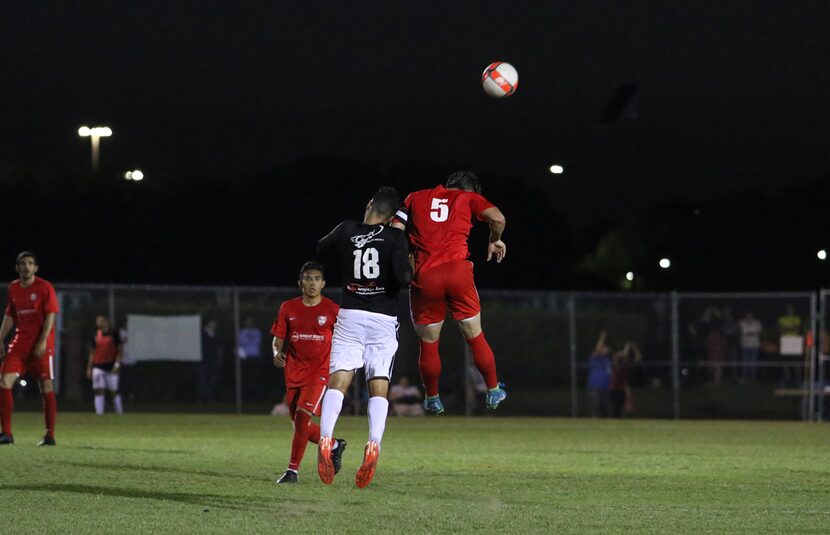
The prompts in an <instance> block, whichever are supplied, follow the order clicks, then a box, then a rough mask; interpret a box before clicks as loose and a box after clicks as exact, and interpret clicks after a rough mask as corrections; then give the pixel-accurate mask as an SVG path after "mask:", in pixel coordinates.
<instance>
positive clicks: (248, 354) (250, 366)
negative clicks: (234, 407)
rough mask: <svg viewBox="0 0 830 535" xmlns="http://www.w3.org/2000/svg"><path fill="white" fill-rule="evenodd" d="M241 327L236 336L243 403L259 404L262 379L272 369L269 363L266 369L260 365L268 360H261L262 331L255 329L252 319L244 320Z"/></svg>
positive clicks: (262, 387) (262, 386) (261, 393)
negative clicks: (240, 362)
mask: <svg viewBox="0 0 830 535" xmlns="http://www.w3.org/2000/svg"><path fill="white" fill-rule="evenodd" d="M243 325H244V326H243V328H242V329H239V333H238V334H237V339H238V345H239V359H240V360H241V361H242V378H243V385H244V387H243V388H244V390H243V391H242V392H243V396H244V398H245V401H254V402H259V401H262V396H263V389H264V378H265V377H266V374H268V373H271V372H272V371H273V368H272V367H271V363H270V362H267V364H268V367H267V368H265V367H263V365H262V363H263V362H265V361H267V360H268V359H263V358H262V331H260V330H259V329H257V328H256V325H255V324H254V318H245V323H244V324H243Z"/></svg>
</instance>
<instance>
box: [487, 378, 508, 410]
mask: <svg viewBox="0 0 830 535" xmlns="http://www.w3.org/2000/svg"><path fill="white" fill-rule="evenodd" d="M505 398H507V392H505V391H504V383H499V385H498V386H497V387H496V388H493V389H491V390H488V391H487V398H486V403H487V408H488V409H490V410H496V408H497V407H498V406H499V403H501V402H502V401H504V400H505Z"/></svg>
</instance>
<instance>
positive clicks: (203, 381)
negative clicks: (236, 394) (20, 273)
mask: <svg viewBox="0 0 830 535" xmlns="http://www.w3.org/2000/svg"><path fill="white" fill-rule="evenodd" d="M217 327H218V324H217V323H216V320H214V319H210V320H208V321H207V322H206V323H205V326H204V327H203V328H202V365H201V368H200V370H199V400H200V401H201V402H202V403H209V402H211V401H214V393H215V390H216V384H217V382H218V381H219V372H220V371H221V368H222V360H221V347H220V345H219V338H218V337H217V333H216V328H217Z"/></svg>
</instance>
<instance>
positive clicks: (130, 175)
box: [124, 169, 144, 182]
mask: <svg viewBox="0 0 830 535" xmlns="http://www.w3.org/2000/svg"><path fill="white" fill-rule="evenodd" d="M124 178H125V179H126V180H135V181H136V182H137V181H140V180H144V173H142V172H141V169H136V170H135V171H127V172H126V173H124Z"/></svg>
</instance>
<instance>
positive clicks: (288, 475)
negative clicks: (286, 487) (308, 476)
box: [277, 470, 299, 484]
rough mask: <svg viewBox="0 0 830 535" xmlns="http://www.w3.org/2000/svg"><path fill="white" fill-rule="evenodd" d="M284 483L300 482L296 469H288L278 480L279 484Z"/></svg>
mask: <svg viewBox="0 0 830 535" xmlns="http://www.w3.org/2000/svg"><path fill="white" fill-rule="evenodd" d="M282 483H299V480H298V479H297V472H295V471H294V470H286V471H285V473H284V474H283V475H282V477H281V478H279V479H278V480H277V484H282Z"/></svg>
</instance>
